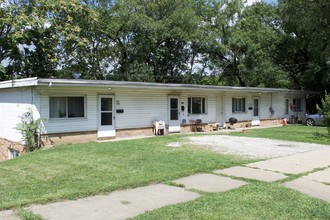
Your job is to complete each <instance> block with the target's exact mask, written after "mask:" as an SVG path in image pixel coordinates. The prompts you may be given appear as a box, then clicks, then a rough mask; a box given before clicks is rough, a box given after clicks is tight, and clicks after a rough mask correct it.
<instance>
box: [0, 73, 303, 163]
mask: <svg viewBox="0 0 330 220" xmlns="http://www.w3.org/2000/svg"><path fill="white" fill-rule="evenodd" d="M306 94H307V93H304V92H302V91H296V90H287V89H274V88H253V87H227V86H205V85H187V84H161V83H140V82H123V81H118V82H117V81H101V80H100V81H99V80H67V79H38V78H28V79H22V80H12V81H4V82H0V122H1V123H0V159H5V158H8V157H10V153H9V156H8V147H9V148H10V149H12V148H13V145H14V144H13V143H15V142H20V141H21V139H22V135H21V134H20V132H19V131H17V129H16V128H15V127H16V125H17V124H19V123H21V116H22V115H23V114H24V113H26V112H29V111H32V114H33V118H34V119H37V118H41V119H42V120H43V129H42V133H41V136H42V141H43V142H44V143H45V144H57V143H68V142H87V141H96V140H98V139H107V138H116V137H123V136H133V135H152V134H153V131H152V121H153V120H155V119H158V120H163V121H165V123H166V125H168V131H169V132H186V131H190V129H191V125H192V124H194V121H195V120H196V119H201V120H202V122H203V123H207V124H210V123H219V124H221V125H223V124H224V123H226V122H228V120H229V118H231V117H234V118H237V119H238V121H239V122H248V121H249V122H252V124H253V125H260V124H261V125H262V124H263V123H267V122H268V123H269V122H270V123H274V122H275V121H276V120H278V119H280V118H282V117H286V118H289V117H290V116H292V115H294V114H296V116H297V112H298V114H305V106H306V104H305V103H306V99H305V97H306ZM291 103H294V104H295V110H296V111H295V112H292V111H291V109H290V104H291ZM1 149H2V150H1ZM1 152H2V153H1ZM1 155H2V157H1Z"/></svg>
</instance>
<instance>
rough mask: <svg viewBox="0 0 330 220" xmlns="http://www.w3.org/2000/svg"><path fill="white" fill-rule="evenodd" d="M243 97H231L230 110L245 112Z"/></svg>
mask: <svg viewBox="0 0 330 220" xmlns="http://www.w3.org/2000/svg"><path fill="white" fill-rule="evenodd" d="M245 101H246V99H245V98H233V99H232V112H233V113H238V112H245Z"/></svg>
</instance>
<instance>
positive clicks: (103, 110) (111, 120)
mask: <svg viewBox="0 0 330 220" xmlns="http://www.w3.org/2000/svg"><path fill="white" fill-rule="evenodd" d="M98 106H99V108H98V109H99V110H98V115H99V120H98V121H99V123H98V131H97V137H99V138H100V137H101V138H102V137H115V136H116V130H115V119H116V117H115V109H114V106H115V105H114V96H109V95H102V96H99V100H98Z"/></svg>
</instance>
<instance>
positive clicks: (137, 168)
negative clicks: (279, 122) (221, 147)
mask: <svg viewBox="0 0 330 220" xmlns="http://www.w3.org/2000/svg"><path fill="white" fill-rule="evenodd" d="M181 138H183V137H182V136H165V137H156V138H146V139H140V140H127V141H118V142H107V143H87V144H75V145H62V146H58V147H55V148H52V149H48V150H39V151H36V152H32V153H29V154H26V155H23V156H20V157H18V158H15V159H13V160H9V161H4V162H0V177H1V178H0V189H1V190H0V198H1V199H0V210H2V209H9V208H19V207H22V206H25V205H29V204H32V203H47V202H53V201H59V200H65V199H76V198H80V197H86V196H90V195H95V194H100V193H107V192H111V191H114V190H118V189H124V188H134V187H137V186H143V185H148V184H152V183H159V182H166V181H169V180H172V179H176V178H179V177H183V176H188V175H191V174H194V173H199V172H208V171H210V170H214V169H220V168H225V167H231V166H235V165H238V164H242V163H247V162H249V161H248V160H246V159H242V158H238V157H234V156H225V155H220V154H216V153H213V152H208V151H206V150H202V149H196V148H188V147H181V148H173V147H167V146H166V144H168V143H171V142H178V141H181Z"/></svg>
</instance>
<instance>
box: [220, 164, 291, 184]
mask: <svg viewBox="0 0 330 220" xmlns="http://www.w3.org/2000/svg"><path fill="white" fill-rule="evenodd" d="M214 172H215V173H219V174H225V175H229V176H235V177H243V178H247V179H255V180H260V181H265V182H273V181H277V180H281V179H285V178H287V176H286V175H284V174H282V173H275V172H272V171H266V170H262V169H255V168H251V167H241V166H238V167H230V168H227V169H224V170H216V171H214Z"/></svg>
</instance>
